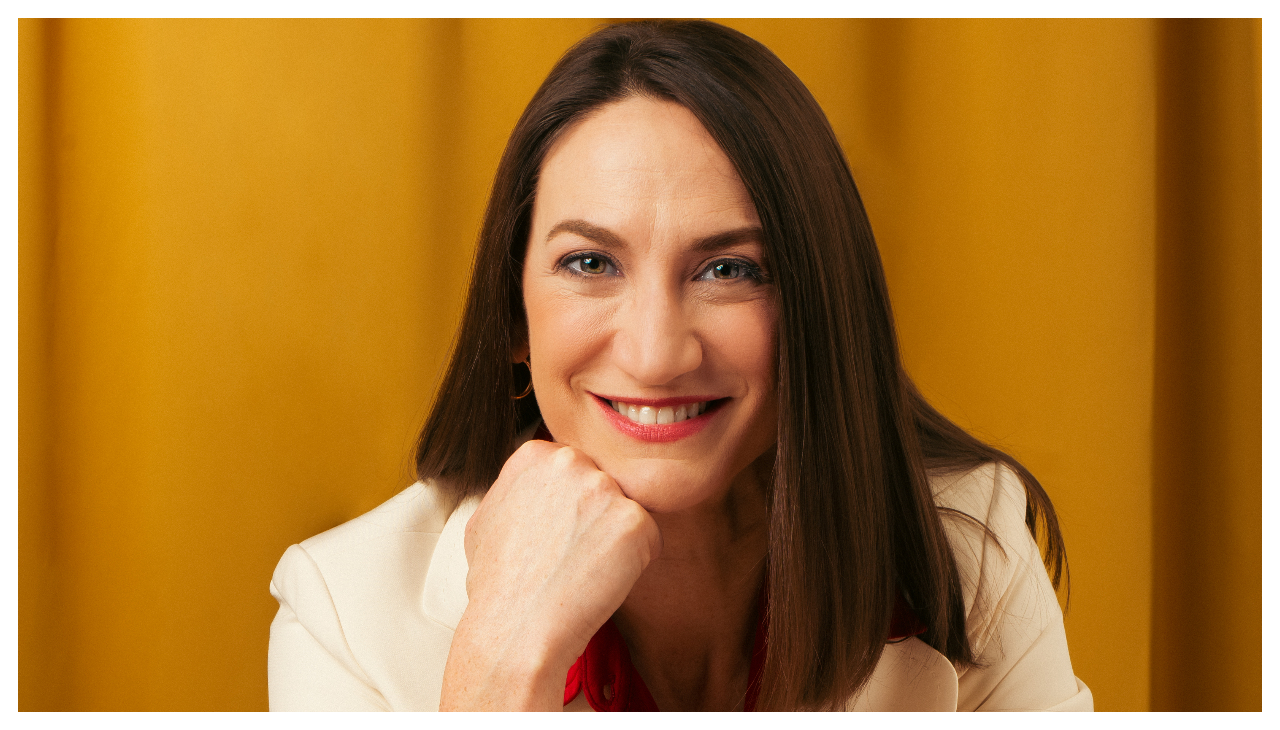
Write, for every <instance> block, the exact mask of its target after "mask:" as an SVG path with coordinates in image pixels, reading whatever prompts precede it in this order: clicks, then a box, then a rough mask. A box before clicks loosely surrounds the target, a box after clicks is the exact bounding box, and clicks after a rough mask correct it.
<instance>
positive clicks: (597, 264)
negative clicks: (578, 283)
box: [569, 255, 617, 276]
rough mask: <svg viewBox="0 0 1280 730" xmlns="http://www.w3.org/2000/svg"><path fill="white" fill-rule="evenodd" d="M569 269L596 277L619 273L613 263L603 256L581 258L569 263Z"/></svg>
mask: <svg viewBox="0 0 1280 730" xmlns="http://www.w3.org/2000/svg"><path fill="white" fill-rule="evenodd" d="M569 268H570V269H572V270H573V271H576V272H578V273H580V274H591V275H595V276H601V275H608V274H615V273H617V269H616V268H615V267H614V265H613V262H612V261H610V260H609V259H607V258H605V257H603V256H591V255H587V256H579V257H578V258H576V259H573V260H572V261H570V262H569Z"/></svg>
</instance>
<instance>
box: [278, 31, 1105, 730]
mask: <svg viewBox="0 0 1280 730" xmlns="http://www.w3.org/2000/svg"><path fill="white" fill-rule="evenodd" d="M417 464H418V474H419V476H420V478H421V480H422V481H421V482H419V483H418V484H416V485H414V486H413V487H411V488H410V489H408V490H406V491H405V492H403V493H401V494H400V495H399V496H397V497H396V498H395V499H393V500H391V501H390V502H388V503H387V504H385V505H383V506H382V507H379V508H378V509H376V510H374V511H373V512H371V513H369V514H367V515H365V516H363V517H361V518H358V519H357V520H354V521H352V522H350V523H347V524H346V525H342V526H340V527H338V528H335V529H334V530H331V531H329V532H327V533H324V534H323V535H320V536H317V537H315V538H312V539H311V540H308V541H305V542H304V543H303V544H302V545H301V546H294V547H291V548H290V549H289V551H288V552H286V553H285V556H284V558H282V559H281V562H280V565H279V566H278V567H277V569H276V574H275V576H274V578H273V581H272V592H273V594H274V595H275V596H276V597H277V599H278V600H279V601H280V605H281V607H280V612H279V614H278V615H277V617H276V620H275V622H274V623H273V624H272V636H271V652H270V691H271V704H272V708H273V709H287V708H297V709H322V708H352V709H359V708H366V709H374V708H385V709H436V708H439V709H547V710H550V709H559V708H560V707H562V706H563V707H565V708H566V709H597V710H599V709H614V710H617V709H718V710H731V709H844V708H850V709H1045V708H1054V707H1057V708H1060V709H1091V708H1092V699H1091V696H1090V695H1089V692H1088V689H1087V688H1086V687H1084V685H1083V684H1081V683H1079V681H1078V680H1076V679H1075V677H1074V675H1073V673H1072V671H1071V665H1070V659H1069V657H1068V655H1067V650H1066V643H1065V634H1064V632H1063V628H1062V617H1061V613H1060V611H1059V610H1058V606H1057V602H1056V598H1055V596H1054V592H1053V588H1054V587H1055V586H1056V583H1057V580H1058V578H1059V577H1060V576H1061V574H1062V571H1063V568H1064V566H1065V555H1064V553H1063V549H1062V540H1061V535H1060V533H1059V530H1058V527H1057V521H1056V518H1055V517H1054V512H1053V508H1052V505H1051V504H1050V502H1049V499H1048V497H1047V496H1046V495H1045V493H1044V491H1043V490H1042V489H1041V488H1040V486H1039V484H1038V483H1037V482H1036V481H1035V480H1034V479H1033V478H1032V477H1031V475H1030V474H1029V473H1027V471H1026V470H1025V469H1023V468H1022V467H1021V466H1020V465H1018V464H1017V462H1015V461H1013V460H1012V459H1011V458H1009V457H1008V456H1006V455H1005V454H1003V453H1001V452H999V451H996V450H994V449H992V448H990V447H988V446H986V445H984V444H981V443H980V442H978V441H976V440H975V439H973V438H972V437H970V436H968V435H967V434H965V433H964V432H963V431H962V430H960V429H959V428H958V427H956V426H955V425H953V424H951V423H950V422H949V421H948V420H947V419H945V418H944V417H943V416H941V415H940V414H939V413H938V412H937V411H935V410H934V409H932V408H931V407H930V406H929V405H928V404H927V403H925V402H924V400H923V399H922V398H921V397H920V395H919V394H918V392H917V391H916V390H915V388H914V387H913V386H912V384H911V382H910V380H909V379H908V378H907V376H906V374H905V373H904V372H903V369H902V366H901V362H900V359H899V356H898V351H897V344H896V342H895V338H894V331H893V324H892V318H891V314H890V310H889V302H888V296H887V292H886V287H885V282H884V275H883V272H882V270H881V266H880V261H879V256H878V253H877V251H876V248H875V244H874V240H873V238H872V235H871V230H870V227H869V224H868V222H867V217H866V213H865V211H864V210H863V208H862V204H861V201H860V200H859V198H858V194H857V190H856V188H855V186H854V183H853V179H852V177H851V176H850V174H849V170H848V166H847V164H846V163H845V160H844V157H843V154H842V153H841V150H840V147H839V144H838V143H837V141H836V139H835V137H834V135H833V133H832V131H831V129H830V127H829V125H828V124H827V122H826V119H825V117H824V116H823V114H822V111H821V110H820V109H819V107H818V106H817V104H816V102H815V101H814V100H813V98H812V96H810V95H809V93H808V91H807V90H806V89H805V88H804V86H803V84H801V82H800V81H799V80H798V79H797V78H796V77H795V76H794V75H793V74H792V73H791V72H790V71H789V70H788V69H787V68H786V67H785V66H784V65H783V64H782V63H781V62H780V61H779V60H778V59H777V58H776V57H774V56H773V55H772V54H771V53H770V52H769V51H768V50H767V49H765V48H764V47H763V46H761V45H760V44H758V43H756V42H754V41H752V40H750V39H749V38H746V37H745V36H743V35H741V34H739V33H736V32H734V31H732V30H729V29H726V28H723V27H721V26H718V25H715V24H712V23H706V22H643V23H636V24H624V25H616V26H612V27H608V28H605V29H603V30H601V31H599V32H597V33H595V34H593V35H592V36H590V37H588V38H587V39H585V40H583V41H582V42H580V43H579V44H578V45H577V46H575V47H574V48H573V49H571V50H570V51H569V52H568V53H567V54H566V55H565V57H564V58H563V59H561V61H560V62H559V63H558V64H557V66H556V67H555V69H553V70H552V72H551V74H550V76H549V77H548V78H547V80H546V81H545V82H544V83H543V85H542V87H541V88H540V89H539V91H538V92H537V94H536V95H535V97H534V98H533V100H532V101H531V102H530V104H529V106H528V108H527V109H526V110H525V113H524V115H523V116H522V117H521V119H520V121H519V123H518V124H517V125H516V129H515V130H514V132H513V133H512V135H511V139H510V141H509V142H508V145H507V149H506V152H505V153H504V155H503V158H502V162H501V163H500V166H499V169H498V174H497V178H496V180H495V183H494V189H493V193H492V196H491V198H490V201H489V207H488V210H487V212H486V215H485V221H484V226H483V229H482V232H481V236H480V241H479V246H478V249H477V253H476V259H475V269H474V271H473V274H472V283H471V289H470V293H469V295H468V301H467V308H466V312H465V314H464V317H463V322H462V326H461V331H460V334H459V337H458V342H457V345H456V347H455V351H454V353H453V356H452V360H451V363H450V367H449V370H448V373H447V375H446V377H445V382H444V384H443V386H442V388H441V391H440V396H439V398H438V400H437V402H436V404H435V406H434V408H433V410H432V413H431V415H430V417H429V418H428V421H427V423H426V425H425V427H424V428H423V431H422V435H421V437H420V440H419V446H418V460H417ZM1040 522H1043V524H1044V526H1045V528H1046V532H1047V534H1046V538H1047V544H1048V563H1049V564H1050V565H1051V566H1052V568H1053V571H1054V581H1053V583H1052V585H1051V582H1050V580H1049V578H1048V575H1047V573H1046V571H1045V568H1044V565H1043V564H1042V563H1041V560H1040V554H1039V550H1038V548H1037V547H1036V542H1035V537H1034V535H1035V532H1034V531H1035V528H1036V526H1037V524H1038V523H1040ZM1028 528H1030V529H1028Z"/></svg>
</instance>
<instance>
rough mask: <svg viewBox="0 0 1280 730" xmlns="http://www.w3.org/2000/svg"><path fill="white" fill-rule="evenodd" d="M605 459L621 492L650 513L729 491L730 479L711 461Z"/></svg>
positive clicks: (681, 508)
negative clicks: (679, 462)
mask: <svg viewBox="0 0 1280 730" xmlns="http://www.w3.org/2000/svg"><path fill="white" fill-rule="evenodd" d="M602 461H605V462H606V463H603V464H601V467H602V468H603V469H604V471H605V472H606V473H608V474H609V475H610V476H612V477H613V478H614V479H615V480H616V481H617V482H618V487H619V488H621V489H622V493H623V494H625V495H626V496H627V498H628V499H631V500H634V501H635V502H636V503H638V504H639V505H640V506H641V507H644V508H645V510H647V511H649V512H651V513H657V514H668V513H672V512H683V511H685V510H688V509H692V508H694V507H697V506H698V505H701V504H705V503H707V502H714V501H718V500H720V499H722V498H723V497H724V496H725V494H726V493H727V492H728V491H729V480H728V479H725V478H723V477H722V476H721V475H720V472H721V471H722V470H721V469H719V468H717V467H716V466H715V465H711V464H706V465H698V464H672V463H671V462H670V461H667V460H664V459H654V460H652V461H657V462H660V463H656V464H653V463H645V462H646V461H650V460H642V461H640V462H639V463H635V462H632V463H622V464H610V463H608V461H609V460H602ZM627 461H630V460H627ZM663 462H665V463H663ZM597 463H600V462H599V461H598V462H597Z"/></svg>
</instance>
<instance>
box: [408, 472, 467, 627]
mask: <svg viewBox="0 0 1280 730" xmlns="http://www.w3.org/2000/svg"><path fill="white" fill-rule="evenodd" d="M479 506H480V498H479V497H470V498H468V499H465V500H463V501H462V503H461V504H459V505H458V507H457V508H456V509H454V511H453V514H451V515H449V519H448V520H446V521H445V523H444V529H442V530H441V531H440V539H439V540H437V541H436V547H435V550H434V551H432V553H431V563H430V564H429V565H428V566H427V576H426V579H425V580H424V581H423V586H422V610H423V612H424V613H425V614H426V615H427V616H428V617H429V618H431V619H432V620H433V621H435V622H436V623H439V624H442V625H443V626H444V627H445V628H447V629H449V630H450V631H455V630H457V628H458V621H460V620H462V612H463V611H465V610H466V609H467V552H466V548H465V547H464V545H463V538H464V536H465V534H464V533H465V530H466V528H467V520H469V519H471V515H473V514H475V511H476V508H477V507H479Z"/></svg>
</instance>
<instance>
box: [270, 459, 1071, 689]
mask: <svg viewBox="0 0 1280 730" xmlns="http://www.w3.org/2000/svg"><path fill="white" fill-rule="evenodd" d="M932 486H933V489H934V497H935V500H936V501H937V503H938V504H939V505H941V506H947V507H952V508H954V509H957V510H960V511H962V512H964V513H966V514H968V515H971V516H973V517H976V518H978V519H979V520H981V521H983V522H984V523H986V525H987V526H988V527H989V528H991V530H992V531H993V532H994V533H995V534H996V536H997V537H998V538H999V541H1000V546H999V547H997V546H996V545H994V544H993V543H992V542H991V541H990V540H984V539H983V536H982V533H981V531H980V530H976V529H974V528H972V527H970V526H967V525H965V524H964V523H962V522H961V521H959V520H953V519H949V518H946V517H944V523H945V524H947V527H946V529H947V533H948V538H949V539H950V541H951V546H952V550H953V552H954V554H955V557H956V562H957V566H958V568H959V571H960V576H961V582H962V585H963V590H964V604H965V615H966V626H967V630H968V635H969V641H970V644H971V646H972V647H973V651H974V655H975V656H977V657H978V661H979V666H977V667H973V668H968V669H960V670H957V669H956V668H955V667H954V666H952V664H951V663H950V662H949V661H947V659H946V657H944V656H943V655H942V654H940V653H938V652H937V651H935V650H934V649H933V648H932V647H930V646H929V645H928V644H925V643H924V642H923V641H920V640H919V639H917V638H912V639H908V640H906V641H903V642H900V643H896V644H889V645H886V646H885V649H884V653H883V655H882V657H881V659H880V663H879V664H878V665H877V666H876V669H875V672H874V673H873V674H872V675H871V679H870V680H869V681H868V683H867V685H866V686H865V687H864V688H863V690H862V691H861V692H860V693H859V695H858V696H856V697H853V698H851V699H850V700H849V703H848V705H847V708H848V709H850V710H1037V709H1043V710H1085V711H1088V710H1092V709H1093V696H1092V695H1091V694H1090V692H1089V688H1088V687H1086V686H1085V685H1084V683H1082V682H1081V681H1080V680H1078V679H1076V677H1075V675H1074V673H1073V672H1072V669H1071V658H1070V656H1069V655H1068V653H1067V638H1066V633H1065V632H1064V630H1063V625H1062V612H1061V610H1060V609H1059V607H1058V601H1057V599H1056V597H1055V595H1054V592H1053V588H1052V586H1051V585H1050V582H1049V578H1048V575H1047V574H1046V572H1045V569H1044V564H1043V563H1042V562H1041V559H1040V553H1039V550H1038V549H1037V547H1036V545H1035V542H1034V541H1033V540H1032V538H1031V534H1030V532H1029V531H1028V530H1027V527H1026V524H1025V523H1024V522H1023V515H1024V511H1025V509H1026V494H1025V492H1024V491H1023V488H1022V485H1021V483H1020V482H1019V481H1018V479H1017V476H1016V475H1015V474H1014V473H1013V472H1011V471H1010V470H1008V469H1007V468H1005V467H1003V466H998V465H987V466H983V467H980V468H978V469H975V470H973V471H972V472H969V473H968V474H963V475H957V476H950V477H937V478H934V479H933V480H932ZM478 504H479V500H478V499H477V498H472V499H469V500H466V501H464V502H462V503H461V504H458V505H456V506H455V505H454V504H453V502H452V501H451V499H450V498H449V496H448V495H447V494H446V493H445V492H444V491H443V490H441V489H439V488H438V487H437V486H436V485H434V484H432V483H422V482H419V483H417V484H414V485H413V486H411V487H409V488H408V489H406V490H404V491H403V492H401V493H400V494H398V495H396V496H395V497H393V498H392V499H391V500H389V501H388V502H386V503H384V504H382V505H381V506H379V507H377V508H376V509H374V510H373V511H371V512H369V513H367V514H364V515H362V516H360V517H357V518H356V519H354V520H351V521H350V522H347V523H345V524H343V525H339V526H338V527H335V528H333V529H332V530H329V531H328V532H324V533H321V534H319V535H316V536H315V537H312V538H310V539H308V540H304V541H303V542H302V543H301V544H298V545H293V546H292V547H290V548H289V549H288V550H286V551H285V554H284V557H282V558H281V559H280V563H279V565H277V566H276V570H275V575H274V576H273V577H272V579H271V595H273V596H275V598H276V600H277V601H279V602H280V610H279V612H277V613H276V617H275V620H274V621H273V622H272V623H271V644H270V649H269V651H268V658H267V678H268V679H267V684H268V690H269V695H270V703H271V709H272V710H436V709H437V708H438V707H439V704H440V686H441V680H442V678H443V676H444V664H445V659H446V658H447V657H448V656H449V645H450V643H451V642H452V640H453V632H454V629H455V628H456V627H457V625H458V620H459V619H460V618H461V617H462V612H463V610H464V609H466V607H467V591H466V581H467V559H466V554H465V552H464V550H463V545H462V539H463V529H464V528H465V527H466V524H467V520H468V519H469V518H470V517H471V515H472V513H473V512H475V509H476V507H477V506H478ZM1002 548H1003V549H1002ZM565 709H566V710H578V709H583V710H590V707H589V706H588V705H587V704H586V701H585V696H584V695H583V694H581V693H580V694H579V695H578V698H577V699H576V700H575V701H574V702H571V703H570V704H569V705H568V706H566V707H565Z"/></svg>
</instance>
